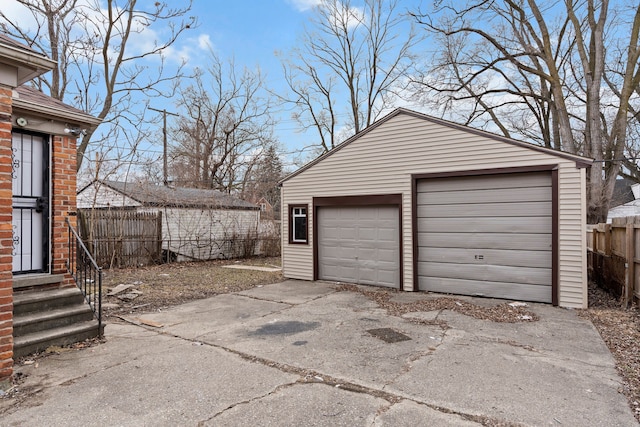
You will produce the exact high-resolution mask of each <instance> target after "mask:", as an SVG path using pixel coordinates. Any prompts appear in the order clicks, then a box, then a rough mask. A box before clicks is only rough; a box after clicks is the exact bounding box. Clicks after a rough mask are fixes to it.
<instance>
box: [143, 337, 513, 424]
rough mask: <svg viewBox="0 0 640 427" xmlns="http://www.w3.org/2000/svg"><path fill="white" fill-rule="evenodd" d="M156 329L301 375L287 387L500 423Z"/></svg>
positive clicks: (489, 418)
mask: <svg viewBox="0 0 640 427" xmlns="http://www.w3.org/2000/svg"><path fill="white" fill-rule="evenodd" d="M138 327H141V328H146V325H140V326H138ZM155 332H156V333H158V334H160V335H167V336H171V337H174V338H177V339H180V340H183V341H187V342H192V343H199V344H202V345H207V346H209V347H213V348H217V349H219V350H224V351H226V352H228V353H231V354H235V355H237V356H239V357H240V358H242V359H244V360H246V361H249V362H253V363H259V364H261V365H263V366H266V367H270V368H274V369H277V370H279V371H281V372H284V373H288V374H297V375H299V376H300V379H299V380H297V381H296V382H295V383H287V384H282V385H281V386H287V387H284V388H288V387H291V386H293V385H295V384H308V383H317V384H324V385H326V386H329V387H337V388H340V389H342V390H346V391H350V392H354V393H363V394H367V395H369V396H372V397H377V398H381V399H384V400H386V401H387V402H389V403H392V404H396V403H399V402H401V401H402V400H408V401H411V402H414V403H416V404H419V405H424V406H426V407H428V408H431V409H433V410H435V411H438V412H442V413H444V414H449V415H451V414H453V415H458V416H460V417H462V418H463V419H465V420H469V421H474V422H478V421H477V420H478V419H482V420H483V422H482V423H485V422H492V423H494V424H489V425H498V424H499V423H501V422H503V421H502V420H497V419H494V418H492V417H488V416H484V415H473V414H466V413H463V412H457V411H454V410H452V409H449V408H444V407H441V406H438V405H435V404H430V403H427V402H422V401H419V400H417V399H415V398H413V397H411V396H409V395H404V394H398V393H390V392H388V391H385V390H379V389H375V388H373V387H368V386H364V385H360V384H357V383H355V382H350V381H344V380H340V379H338V378H334V377H332V376H330V375H326V374H323V373H321V372H318V371H315V370H310V369H307V368H301V367H297V366H293V365H289V364H285V363H280V362H275V361H272V360H269V359H266V358H263V357H258V356H253V355H251V354H247V353H244V352H242V351H238V350H234V349H231V348H228V347H224V346H222V345H218V344H213V343H208V342H201V341H198V340H195V339H189V338H184V337H180V336H177V335H174V334H170V333H168V332H165V331H158V330H156V331H155ZM443 333H446V331H443ZM279 390H280V389H279V388H278V387H276V389H274V390H273V391H271V392H270V393H267V394H265V396H262V397H266V396H268V395H270V394H272V393H274V392H277V391H279ZM256 399H259V398H252V399H251V400H250V401H255V400H256ZM250 401H249V402H247V403H250ZM241 403H242V402H239V403H238V404H241ZM233 406H237V404H234V405H233ZM391 406H393V405H391ZM228 409H230V408H227V409H225V410H223V411H222V412H224V411H226V410H228ZM218 415H219V414H216V415H214V416H213V417H215V416H218ZM213 417H212V418H213ZM482 423H481V424H482ZM485 425H486V424H485Z"/></svg>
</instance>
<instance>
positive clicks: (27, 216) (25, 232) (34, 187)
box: [11, 132, 49, 274]
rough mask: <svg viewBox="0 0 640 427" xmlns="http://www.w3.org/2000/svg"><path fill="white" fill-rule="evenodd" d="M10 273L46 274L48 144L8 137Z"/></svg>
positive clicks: (37, 137)
mask: <svg viewBox="0 0 640 427" xmlns="http://www.w3.org/2000/svg"><path fill="white" fill-rule="evenodd" d="M11 157H12V165H11V166H12V177H13V273H14V274H21V273H42V272H47V271H49V227H48V224H49V140H48V137H47V136H45V135H37V134H30V133H21V132H14V133H13V134H12V153H11Z"/></svg>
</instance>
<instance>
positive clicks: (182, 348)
mask: <svg viewBox="0 0 640 427" xmlns="http://www.w3.org/2000/svg"><path fill="white" fill-rule="evenodd" d="M423 297H424V294H417V293H415V294H414V293H403V294H397V295H395V296H394V300H395V301H396V302H400V303H412V302H414V301H416V300H419V299H420V298H423ZM475 300H476V299H469V300H468V301H470V302H471V303H474V301H475ZM499 302H501V301H494V300H488V299H485V300H482V302H481V304H483V305H491V304H498V303H499ZM530 308H531V309H532V310H533V311H535V313H536V314H537V315H538V316H539V317H540V320H539V321H538V322H524V323H500V324H498V323H494V322H491V321H488V320H477V319H473V318H470V317H467V316H464V315H462V314H460V313H457V312H452V311H449V310H437V311H431V312H412V313H407V314H405V315H402V316H393V315H390V314H389V313H387V311H386V310H385V309H383V308H381V307H379V306H378V305H377V303H376V302H375V301H372V300H370V299H369V298H367V297H366V296H364V295H362V294H360V293H358V292H345V291H342V292H336V286H335V285H333V284H330V283H323V282H302V281H294V280H289V281H286V282H283V283H280V284H275V285H268V286H263V287H260V288H254V289H251V290H248V291H244V292H240V293H236V294H226V295H219V296H216V297H214V298H209V299H206V300H200V301H195V302H192V303H189V304H185V305H182V306H178V307H174V308H172V309H170V310H166V311H164V312H158V313H147V314H145V315H143V316H141V317H143V318H144V319H147V320H151V321H153V322H157V323H160V324H162V325H163V326H162V327H161V328H151V327H148V326H145V325H133V324H127V323H112V324H109V325H107V328H106V337H107V341H106V343H104V344H101V345H98V346H94V347H90V348H86V349H83V350H80V351H69V352H66V353H62V354H60V355H55V356H50V357H47V358H44V359H41V360H40V361H39V363H38V365H35V364H33V365H25V366H20V367H17V369H16V370H17V371H18V372H19V373H20V374H22V375H23V377H24V380H23V382H22V383H21V384H19V388H21V389H23V390H24V391H25V395H26V398H23V399H22V400H21V399H17V398H13V399H0V416H1V417H2V425H7V426H20V425H47V426H56V425H60V426H63V425H64V426H67V425H124V426H145V425H153V426H158V425H160V426H162V425H172V426H173V425H202V426H209V425H215V426H244V425H260V426H263V425H287V426H288V425H317V426H325V425H326V426H340V425H345V426H372V427H377V426H386V425H393V426H404V425H406V426H417V425H430V426H450V425H455V426H472V425H496V424H497V423H503V425H517V424H521V425H554V424H557V423H558V422H561V423H562V424H565V425H590V426H591V425H593V426H597V425H607V426H611V425H619V426H626V425H636V423H635V420H634V418H633V415H632V414H631V411H630V410H629V408H628V406H627V404H626V401H625V398H624V396H623V395H622V394H620V393H618V391H617V389H618V388H619V386H620V379H619V378H618V376H617V373H616V371H615V367H614V364H613V359H612V357H611V355H610V354H609V352H608V350H607V348H606V346H605V345H604V343H603V342H602V340H601V339H600V337H599V335H598V334H597V332H596V331H595V329H594V328H593V326H592V325H591V324H590V323H588V321H586V320H584V319H580V318H579V317H577V316H576V315H575V313H574V312H572V311H569V310H564V309H560V308H554V307H550V306H546V305H538V304H531V307H530ZM379 328H390V329H393V330H395V331H398V332H400V333H402V334H404V335H407V336H408V337H410V338H411V339H410V340H407V341H401V342H396V343H386V342H384V341H383V340H381V339H379V338H376V337H374V336H372V335H371V334H369V333H367V332H366V331H367V330H370V329H379ZM256 331H262V332H263V333H256ZM29 391H30V392H31V394H30V395H29V394H28V392H29ZM23 396H24V395H23Z"/></svg>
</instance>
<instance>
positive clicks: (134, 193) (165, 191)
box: [102, 181, 260, 210]
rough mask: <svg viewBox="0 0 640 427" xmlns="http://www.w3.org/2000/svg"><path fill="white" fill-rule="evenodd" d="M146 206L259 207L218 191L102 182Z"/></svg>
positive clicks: (249, 208) (256, 208)
mask: <svg viewBox="0 0 640 427" xmlns="http://www.w3.org/2000/svg"><path fill="white" fill-rule="evenodd" d="M102 183H103V184H104V185H106V186H107V187H110V188H111V189H113V190H115V191H118V192H120V193H122V194H124V195H125V196H127V197H130V198H132V199H134V200H136V201H138V202H140V203H142V204H143V205H145V206H167V207H169V206H171V207H185V208H224V209H247V210H258V209H260V208H259V207H258V206H256V205H254V204H253V203H249V202H247V201H245V200H242V199H239V198H237V197H234V196H232V195H230V194H227V193H223V192H222V191H218V190H205V189H200V188H184V187H165V186H163V185H155V184H149V183H140V182H138V183H135V182H121V181H102Z"/></svg>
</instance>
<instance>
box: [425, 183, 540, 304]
mask: <svg viewBox="0 0 640 427" xmlns="http://www.w3.org/2000/svg"><path fill="white" fill-rule="evenodd" d="M417 191H418V194H417V196H418V197H417V200H418V213H417V217H418V219H417V220H418V231H419V233H418V283H419V289H421V290H428V291H434V292H446V293H454V294H463V295H482V296H488V297H494V298H506V299H518V300H526V301H539V302H551V297H552V290H551V289H552V284H551V283H552V279H551V278H552V271H551V265H552V245H551V242H552V190H551V174H550V172H536V173H514V174H498V175H483V176H471V177H452V178H437V179H425V180H421V181H418V186H417Z"/></svg>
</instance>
